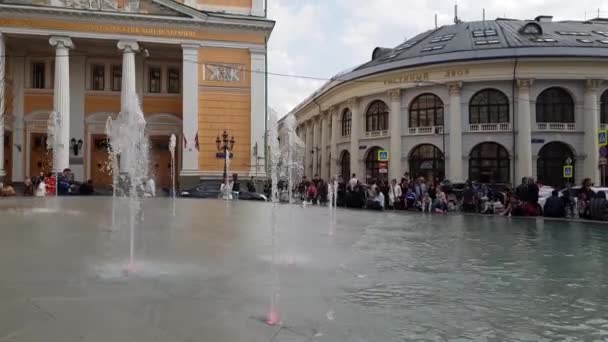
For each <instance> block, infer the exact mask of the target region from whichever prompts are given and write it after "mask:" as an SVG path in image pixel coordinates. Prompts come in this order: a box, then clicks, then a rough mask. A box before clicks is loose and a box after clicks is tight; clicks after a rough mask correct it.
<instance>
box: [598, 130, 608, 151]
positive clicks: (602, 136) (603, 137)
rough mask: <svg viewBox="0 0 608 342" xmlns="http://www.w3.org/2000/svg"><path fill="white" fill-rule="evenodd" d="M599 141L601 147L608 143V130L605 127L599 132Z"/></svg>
mask: <svg viewBox="0 0 608 342" xmlns="http://www.w3.org/2000/svg"><path fill="white" fill-rule="evenodd" d="M597 141H598V145H599V146H600V147H604V146H606V145H608V131H607V130H605V129H600V131H599V132H598V134H597Z"/></svg>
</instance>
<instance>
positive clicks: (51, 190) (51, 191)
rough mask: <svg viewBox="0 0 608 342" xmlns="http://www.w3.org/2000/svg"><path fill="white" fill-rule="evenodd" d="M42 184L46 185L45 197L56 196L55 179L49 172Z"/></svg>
mask: <svg viewBox="0 0 608 342" xmlns="http://www.w3.org/2000/svg"><path fill="white" fill-rule="evenodd" d="M44 184H45V185H46V195H47V196H56V195H57V179H56V178H55V175H53V174H52V173H50V172H49V173H48V174H47V175H46V178H45V179H44Z"/></svg>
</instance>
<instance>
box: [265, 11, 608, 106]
mask: <svg viewBox="0 0 608 342" xmlns="http://www.w3.org/2000/svg"><path fill="white" fill-rule="evenodd" d="M268 3H269V17H270V18H272V19H274V20H276V21H277V24H276V27H275V30H274V32H273V34H272V36H271V39H270V42H269V72H271V73H281V74H289V75H305V76H314V77H320V78H325V79H329V78H331V77H332V76H333V75H335V74H336V73H338V72H340V71H341V70H344V69H347V68H351V67H353V66H356V65H359V64H362V63H364V62H366V61H368V60H369V59H370V58H371V53H372V50H373V48H374V47H376V46H386V47H393V46H396V45H398V44H399V43H401V42H403V41H404V40H405V39H406V38H411V37H413V36H415V35H417V34H419V33H421V32H424V31H426V30H429V29H432V28H433V26H434V16H435V14H438V22H439V25H440V26H441V25H450V24H452V23H453V19H454V14H453V11H454V0H449V1H448V0H374V1H370V0H272V1H269V2H268ZM602 3H603V2H602V1H601V0H579V1H571V0H568V1H566V0H527V1H526V2H523V1H521V0H520V1H510V2H509V1H503V0H485V1H483V3H481V2H480V1H478V0H459V1H458V6H459V17H460V18H461V19H462V20H464V21H474V20H481V19H482V10H483V8H485V10H486V19H488V20H491V19H494V18H496V17H503V16H506V17H510V18H517V19H531V18H534V17H536V16H537V15H553V16H554V17H555V19H554V20H566V19H569V20H582V19H584V18H585V16H587V18H591V17H595V16H597V8H598V7H600V8H601V5H602ZM602 14H603V15H604V16H608V12H602ZM323 83H324V82H323V81H317V80H310V79H302V78H292V77H281V76H272V75H271V76H270V78H269V100H270V105H271V106H272V107H273V108H275V109H276V110H277V112H278V113H279V116H283V115H285V114H286V113H287V112H289V111H290V110H291V109H293V107H295V106H296V105H297V104H299V103H300V102H301V101H303V100H304V99H305V98H306V97H307V96H309V95H310V94H311V93H312V92H313V91H315V90H316V89H317V88H318V87H320V86H321V85H322V84H323Z"/></svg>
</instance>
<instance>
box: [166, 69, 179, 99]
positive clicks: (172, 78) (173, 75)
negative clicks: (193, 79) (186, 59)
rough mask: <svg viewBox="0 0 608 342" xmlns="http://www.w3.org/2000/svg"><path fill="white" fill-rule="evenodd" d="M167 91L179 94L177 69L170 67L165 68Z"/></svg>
mask: <svg viewBox="0 0 608 342" xmlns="http://www.w3.org/2000/svg"><path fill="white" fill-rule="evenodd" d="M167 73H168V75H167V91H168V92H170V93H173V94H179V89H180V86H179V83H180V80H179V69H176V68H172V69H169V70H167Z"/></svg>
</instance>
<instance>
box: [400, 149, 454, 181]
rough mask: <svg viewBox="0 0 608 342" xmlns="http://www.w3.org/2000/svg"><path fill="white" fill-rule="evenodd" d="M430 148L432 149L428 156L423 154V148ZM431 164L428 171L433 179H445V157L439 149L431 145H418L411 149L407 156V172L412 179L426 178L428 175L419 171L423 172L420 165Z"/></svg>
mask: <svg viewBox="0 0 608 342" xmlns="http://www.w3.org/2000/svg"><path fill="white" fill-rule="evenodd" d="M427 146H430V147H432V149H431V151H430V152H431V153H430V155H428V154H424V153H423V152H427V151H424V150H423V148H425V147H427ZM428 162H431V163H432V168H431V169H430V172H431V174H432V175H433V177H434V178H439V179H440V180H443V179H444V178H445V155H444V153H443V152H442V151H441V150H440V149H439V147H437V146H435V145H433V144H427V143H424V144H419V145H416V146H415V147H414V148H412V151H411V152H410V154H409V156H408V164H409V172H410V175H411V176H412V177H414V178H418V177H425V178H426V177H427V176H428V174H423V173H422V172H421V171H422V170H423V169H422V168H421V167H420V165H422V164H423V163H428Z"/></svg>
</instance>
